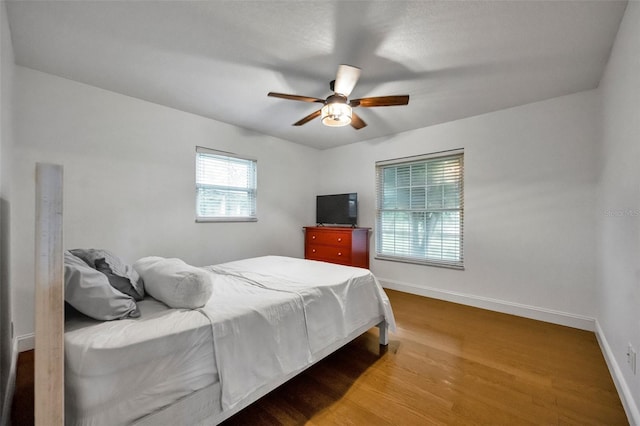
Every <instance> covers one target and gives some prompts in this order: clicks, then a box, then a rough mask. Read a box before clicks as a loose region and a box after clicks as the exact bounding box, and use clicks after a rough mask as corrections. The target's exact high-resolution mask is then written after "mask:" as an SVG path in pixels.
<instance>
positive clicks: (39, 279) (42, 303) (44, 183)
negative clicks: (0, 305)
mask: <svg viewBox="0 0 640 426" xmlns="http://www.w3.org/2000/svg"><path fill="white" fill-rule="evenodd" d="M35 237H36V241H35V284H36V288H35V298H36V300H35V370H34V374H35V386H34V388H35V389H34V392H35V402H34V409H35V424H36V426H45V425H46V426H62V425H63V424H64V260H63V244H62V166H59V165H54V164H41V163H38V164H36V235H35Z"/></svg>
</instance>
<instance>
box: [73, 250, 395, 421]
mask: <svg viewBox="0 0 640 426" xmlns="http://www.w3.org/2000/svg"><path fill="white" fill-rule="evenodd" d="M203 269H204V270H205V271H206V273H207V274H210V276H211V279H212V283H213V292H212V295H211V297H210V299H209V301H208V302H207V303H206V304H205V306H203V307H202V308H199V309H172V308H168V307H167V306H166V305H164V304H163V303H161V302H159V301H157V300H155V299H153V298H150V297H146V298H145V299H144V300H142V301H140V302H138V307H139V309H140V314H141V315H140V317H139V318H131V319H124V320H117V321H96V320H92V319H90V318H88V317H85V316H77V315H76V316H73V317H70V318H68V319H67V321H66V324H65V335H64V341H65V394H66V395H65V417H66V420H65V423H66V424H67V425H101V424H103V425H116V424H136V425H160V424H167V425H169V424H189V425H192V424H216V423H219V422H221V421H223V420H224V419H226V418H228V417H230V416H231V415H233V414H235V413H236V412H238V411H239V410H241V409H242V408H244V407H246V406H247V405H249V404H250V403H251V402H254V401H255V400H257V399H259V398H260V397H261V396H263V395H265V394H266V393H268V392H269V391H271V390H273V389H275V388H276V387H277V386H279V385H280V384H282V383H284V382H285V381H287V380H288V379H290V378H291V377H293V376H295V375H296V374H298V373H300V372H301V371H303V370H304V369H306V368H308V367H309V366H310V365H313V364H314V363H315V362H317V361H319V360H320V359H322V358H324V357H325V356H327V355H328V354H330V353H332V352H333V351H335V350H336V349H338V348H340V347H341V346H343V345H344V344H346V343H348V342H349V341H351V340H352V339H354V338H355V337H357V336H359V335H360V334H362V333H364V332H365V331H367V330H369V329H370V328H371V327H374V326H378V327H379V328H380V337H381V344H386V343H387V335H386V332H387V329H388V328H391V329H393V328H394V326H395V323H394V319H393V312H392V310H391V306H390V304H389V300H388V298H387V297H386V295H385V294H384V291H383V289H382V288H381V287H380V285H379V284H378V282H377V281H376V279H375V277H374V276H373V275H372V274H371V272H369V271H368V270H366V269H361V268H353V267H348V266H341V265H334V264H330V263H325V262H318V261H310V260H303V259H296V258H288V257H280V256H265V257H258V258H252V259H244V260H239V261H235V262H229V263H225V264H220V265H214V266H209V267H205V268H203Z"/></svg>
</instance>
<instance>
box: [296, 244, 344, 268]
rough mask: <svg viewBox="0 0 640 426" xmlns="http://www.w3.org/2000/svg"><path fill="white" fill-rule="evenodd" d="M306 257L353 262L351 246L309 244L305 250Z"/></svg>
mask: <svg viewBox="0 0 640 426" xmlns="http://www.w3.org/2000/svg"><path fill="white" fill-rule="evenodd" d="M305 258H307V259H311V260H324V261H327V262H334V263H344V264H346V265H348V264H350V262H351V249H350V247H336V246H326V245H319V244H309V245H307V248H306V251H305Z"/></svg>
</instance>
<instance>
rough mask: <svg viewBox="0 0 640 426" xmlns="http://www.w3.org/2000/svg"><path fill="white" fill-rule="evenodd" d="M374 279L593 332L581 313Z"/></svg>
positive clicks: (394, 287)
mask: <svg viewBox="0 0 640 426" xmlns="http://www.w3.org/2000/svg"><path fill="white" fill-rule="evenodd" d="M378 280H379V281H380V284H382V286H383V287H384V288H389V289H391V290H398V291H403V292H405V293H411V294H417V295H419V296H425V297H431V298H433V299H440V300H446V301H448V302H454V303H460V304H462V305H468V306H474V307H476V308H482V309H487V310H490V311H496V312H502V313H505V314H511V315H517V316H520V317H524V318H531V319H535V320H539V321H545V322H550V323H553V324H559V325H565V326H567V327H573V328H578V329H580V330H588V331H595V319H594V318H590V317H586V316H582V315H575V314H570V313H567V312H562V311H555V310H552V309H545V308H540V307H537V306H530V305H524V304H521V303H514V302H508V301H505V300H499V299H491V298H488V297H482V296H475V295H472V294H464V293H457V292H453V291H446V290H442V289H438V288H433V287H425V286H417V285H415V284H410V283H403V282H398V281H393V280H387V279H384V278H378Z"/></svg>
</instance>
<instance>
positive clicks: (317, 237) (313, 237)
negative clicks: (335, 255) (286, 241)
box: [306, 231, 351, 248]
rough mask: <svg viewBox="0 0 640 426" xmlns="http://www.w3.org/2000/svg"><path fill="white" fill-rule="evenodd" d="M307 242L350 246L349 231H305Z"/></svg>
mask: <svg viewBox="0 0 640 426" xmlns="http://www.w3.org/2000/svg"><path fill="white" fill-rule="evenodd" d="M306 238H307V244H313V245H316V244H323V245H329V246H334V247H345V248H348V247H351V232H340V231H329V232H324V231H307V234H306Z"/></svg>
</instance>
